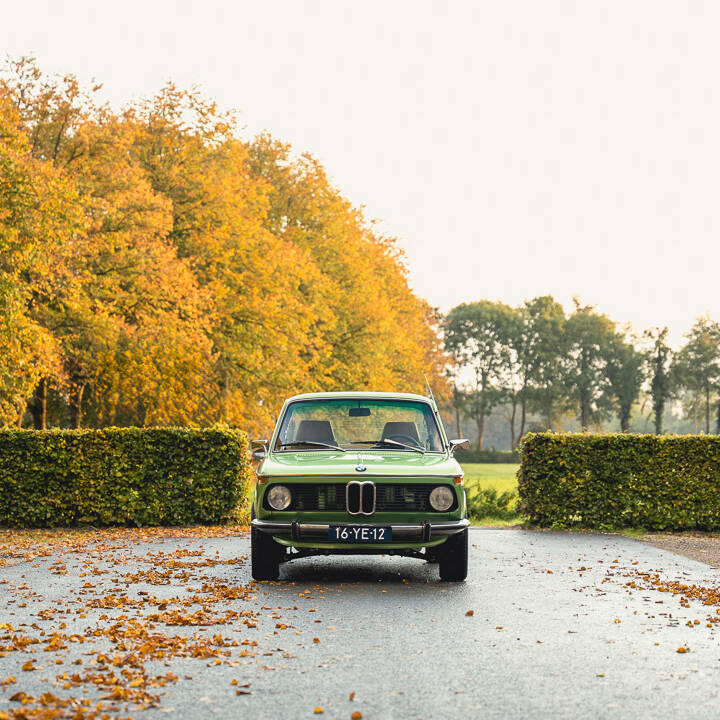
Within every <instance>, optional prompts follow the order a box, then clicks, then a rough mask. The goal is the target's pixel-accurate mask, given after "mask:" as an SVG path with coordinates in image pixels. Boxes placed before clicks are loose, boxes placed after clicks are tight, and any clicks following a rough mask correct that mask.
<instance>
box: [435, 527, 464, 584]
mask: <svg viewBox="0 0 720 720" xmlns="http://www.w3.org/2000/svg"><path fill="white" fill-rule="evenodd" d="M437 557H438V560H439V561H440V579H441V580H445V581H446V582H462V581H463V580H465V578H467V574H468V531H467V528H465V530H463V531H462V532H459V533H457V534H456V535H451V536H450V537H449V538H448V539H447V540H446V541H445V542H444V543H443V544H442V545H440V546H439V547H438V548H437Z"/></svg>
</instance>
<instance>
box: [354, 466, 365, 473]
mask: <svg viewBox="0 0 720 720" xmlns="http://www.w3.org/2000/svg"><path fill="white" fill-rule="evenodd" d="M355 469H356V470H357V471H358V472H365V471H366V470H367V468H366V467H365V466H364V465H358V466H357V467H356V468H355Z"/></svg>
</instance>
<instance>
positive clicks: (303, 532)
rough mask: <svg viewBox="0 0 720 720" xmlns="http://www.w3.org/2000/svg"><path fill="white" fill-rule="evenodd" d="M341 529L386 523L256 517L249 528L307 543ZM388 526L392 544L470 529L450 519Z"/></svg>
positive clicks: (326, 538) (460, 521)
mask: <svg viewBox="0 0 720 720" xmlns="http://www.w3.org/2000/svg"><path fill="white" fill-rule="evenodd" d="M331 525H332V526H333V527H336V526H337V527H342V526H344V525H348V526H349V525H352V526H353V527H357V526H358V525H359V526H362V527H388V524H387V523H377V524H372V523H342V522H337V523H317V522H298V521H297V520H294V521H292V522H282V521H279V520H259V519H257V518H255V519H254V520H253V521H252V526H253V527H254V528H255V529H256V530H260V531H261V532H264V533H268V534H269V535H282V536H288V535H289V536H290V539H291V540H298V541H306V540H324V541H325V542H327V540H328V532H329V530H330V526H331ZM389 526H390V527H391V528H392V538H393V542H396V541H398V540H406V541H409V542H421V541H429V540H437V539H438V538H441V537H446V536H448V535H455V534H456V533H459V532H462V531H463V530H465V528H467V527H469V526H470V521H469V520H468V519H467V518H463V519H462V520H452V521H448V522H439V523H431V522H425V523H422V524H413V525H409V524H397V525H396V524H393V523H390V524H389Z"/></svg>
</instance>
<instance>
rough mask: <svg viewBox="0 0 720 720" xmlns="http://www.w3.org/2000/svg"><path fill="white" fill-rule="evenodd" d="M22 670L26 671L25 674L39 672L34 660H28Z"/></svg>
mask: <svg viewBox="0 0 720 720" xmlns="http://www.w3.org/2000/svg"><path fill="white" fill-rule="evenodd" d="M21 669H22V670H24V671H25V672H30V671H32V670H37V668H36V667H35V661H34V660H28V661H27V662H26V663H24V664H23V666H22V668H21Z"/></svg>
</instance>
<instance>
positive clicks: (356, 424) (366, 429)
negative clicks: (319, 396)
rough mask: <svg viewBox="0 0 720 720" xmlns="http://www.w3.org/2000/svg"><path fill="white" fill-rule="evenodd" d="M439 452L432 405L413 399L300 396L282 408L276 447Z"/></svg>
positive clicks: (284, 448) (440, 442)
mask: <svg viewBox="0 0 720 720" xmlns="http://www.w3.org/2000/svg"><path fill="white" fill-rule="evenodd" d="M361 448H362V449H365V450H368V449H370V450H372V449H376V450H377V449H391V450H398V451H400V452H442V451H443V446H442V440H441V438H440V430H439V428H438V425H437V422H436V420H435V416H434V413H433V411H432V408H431V407H430V406H429V405H428V404H427V403H423V402H414V401H412V400H365V399H354V400H350V399H338V400H304V401H299V402H294V403H292V404H291V405H290V406H289V407H288V409H287V412H286V413H285V417H284V418H283V421H282V425H281V426H280V432H279V433H278V437H277V440H276V442H275V450H292V449H295V450H298V449H300V450H327V449H342V450H348V449H358V450H359V449H361Z"/></svg>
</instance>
